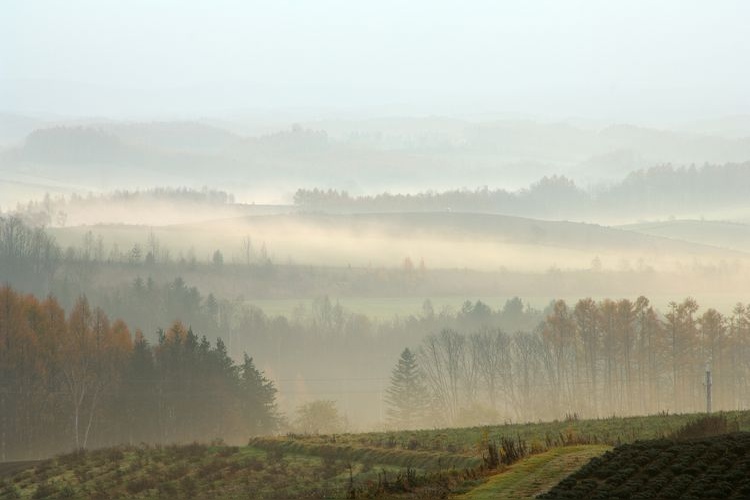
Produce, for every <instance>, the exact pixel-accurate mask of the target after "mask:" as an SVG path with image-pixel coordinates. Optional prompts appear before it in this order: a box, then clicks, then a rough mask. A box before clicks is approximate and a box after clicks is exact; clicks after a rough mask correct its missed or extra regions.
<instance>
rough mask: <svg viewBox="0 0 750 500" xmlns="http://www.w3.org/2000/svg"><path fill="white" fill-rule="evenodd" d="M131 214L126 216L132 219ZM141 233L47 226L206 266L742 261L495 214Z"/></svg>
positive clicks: (587, 227)
mask: <svg viewBox="0 0 750 500" xmlns="http://www.w3.org/2000/svg"><path fill="white" fill-rule="evenodd" d="M134 209H135V207H133V208H131V209H129V210H130V211H131V213H136V212H135V211H134ZM209 218H210V217H209V215H208V214H206V215H204V216H203V217H202V219H203V220H204V222H198V223H191V224H178V225H167V226H162V227H154V226H151V227H150V228H146V227H144V226H132V225H96V226H81V227H65V228H55V229H52V230H51V232H52V233H53V234H54V235H55V237H56V238H57V239H58V241H59V242H60V243H61V244H62V245H63V246H67V245H77V244H79V242H80V241H82V238H83V235H84V234H85V233H87V232H88V231H91V232H92V233H93V234H94V236H97V235H101V236H102V238H103V240H104V243H105V245H111V244H113V243H116V244H117V245H118V246H119V248H120V249H128V248H131V247H132V246H133V245H134V244H135V243H140V244H141V245H143V244H144V243H145V241H146V237H147V234H148V232H149V231H153V234H154V235H155V236H157V237H158V238H159V239H160V240H161V243H162V245H165V246H167V247H169V248H170V249H171V251H172V253H173V255H176V254H178V253H180V252H183V253H184V252H186V251H187V250H188V249H189V248H190V247H193V251H194V252H195V254H196V255H199V256H206V257H203V258H204V259H208V256H210V255H211V254H212V253H213V252H214V251H215V250H217V249H220V250H221V251H222V252H223V254H224V256H225V259H226V260H227V262H229V261H231V260H232V259H233V258H239V257H237V256H239V255H240V248H241V245H242V241H243V239H245V238H247V237H248V236H249V237H251V238H252V240H253V241H254V242H256V243H258V244H259V242H264V243H265V245H266V246H267V248H268V251H269V252H270V254H271V255H272V257H273V259H274V260H275V261H276V262H295V263H299V264H312V265H325V266H347V265H351V266H356V267H363V266H364V267H366V266H384V267H399V266H401V265H402V264H403V262H404V259H405V258H406V257H409V258H410V259H411V260H412V261H413V263H414V265H415V266H417V265H418V264H419V262H420V261H421V260H423V261H424V262H425V264H426V266H427V267H429V268H431V269H437V268H467V269H473V270H493V271H496V270H498V269H504V270H508V271H513V272H534V273H540V272H545V271H547V270H549V269H552V268H554V269H562V270H567V269H577V270H582V269H592V266H593V264H592V262H594V261H595V259H597V258H598V259H599V264H598V265H599V266H601V269H604V270H617V271H627V270H640V271H644V270H648V269H651V270H657V271H659V270H661V271H682V270H683V269H684V268H688V269H693V268H694V267H695V265H696V264H700V265H706V266H709V265H714V266H717V265H719V263H720V262H722V261H724V262H727V261H729V262H738V261H743V260H744V259H746V258H747V257H748V254H747V253H744V252H740V251H737V250H728V249H721V248H718V247H713V246H710V245H708V244H705V243H701V242H690V241H680V240H675V239H672V238H665V237H660V236H654V235H647V234H640V233H638V232H635V231H630V230H623V229H618V228H610V227H606V226H600V225H595V224H584V223H575V222H564V221H544V220H538V219H527V218H522V217H511V216H504V215H495V214H476V213H473V214H472V213H454V212H432V213H389V214H340V215H333V214H314V213H305V214H302V213H298V214H276V215H265V216H263V215H259V216H250V217H233V218H227V219H220V220H209Z"/></svg>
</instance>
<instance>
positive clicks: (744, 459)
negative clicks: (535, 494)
mask: <svg viewBox="0 0 750 500" xmlns="http://www.w3.org/2000/svg"><path fill="white" fill-rule="evenodd" d="M541 498H544V499H549V500H552V499H578V498H589V499H599V498H601V499H605V498H629V499H630V498H632V499H644V500H645V499H653V498H664V499H670V498H675V499H678V498H679V499H685V500H688V499H696V500H697V499H740V498H743V499H745V498H750V433H747V432H743V433H734V434H725V435H722V436H714V437H708V438H697V439H689V440H686V441H677V440H668V439H662V440H654V441H639V442H636V443H632V444H626V445H622V446H619V447H617V448H615V449H614V450H613V451H611V452H607V453H605V454H604V455H603V456H601V457H599V458H594V459H592V460H591V461H590V462H589V463H588V464H586V465H585V466H583V467H582V468H581V469H579V470H578V471H577V472H575V473H574V474H572V475H571V476H570V477H568V478H566V479H564V480H563V481H561V482H560V483H559V484H558V485H557V486H555V487H554V488H552V489H551V490H550V491H549V492H548V493H546V494H544V495H543V496H542V497H541Z"/></svg>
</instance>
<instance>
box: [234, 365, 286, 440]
mask: <svg viewBox="0 0 750 500" xmlns="http://www.w3.org/2000/svg"><path fill="white" fill-rule="evenodd" d="M240 387H241V393H242V395H241V401H242V413H243V418H244V420H245V423H246V425H247V428H248V431H249V432H250V434H251V435H257V434H264V433H269V432H272V431H274V430H275V429H276V426H277V424H278V420H279V417H278V412H277V409H276V392H277V391H276V387H275V386H274V384H273V382H271V381H270V380H268V379H267V378H266V377H265V376H264V375H263V373H262V372H261V371H260V370H258V369H257V368H256V367H255V364H254V363H253V358H251V357H250V356H248V355H247V354H245V356H244V359H243V363H242V366H241V378H240Z"/></svg>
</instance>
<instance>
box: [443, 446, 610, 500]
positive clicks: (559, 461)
mask: <svg viewBox="0 0 750 500" xmlns="http://www.w3.org/2000/svg"><path fill="white" fill-rule="evenodd" d="M609 449H610V447H609V446H603V445H581V446H565V447H559V448H554V449H552V450H549V451H546V452H544V453H540V454H539V455H532V456H531V457H529V458H527V459H525V460H522V461H521V462H518V463H516V464H513V465H511V466H510V467H509V468H508V470H505V471H503V472H501V473H499V474H496V475H494V476H492V477H491V478H490V480H489V481H487V482H486V483H485V484H483V485H482V486H479V487H477V488H475V489H473V490H471V491H469V492H467V493H465V494H463V495H460V496H458V497H457V498H458V499H459V500H504V499H507V500H520V499H523V498H534V497H536V496H537V495H539V494H540V493H544V492H545V491H547V490H548V489H549V488H551V487H552V486H554V485H556V484H557V483H558V482H560V481H561V480H562V479H564V478H565V477H566V476H567V475H568V474H570V473H571V472H573V471H575V470H577V469H578V468H580V467H581V466H582V465H584V464H585V463H586V462H588V461H589V460H590V459H591V458H594V457H597V456H599V455H601V454H603V453H605V452H606V451H607V450H609Z"/></svg>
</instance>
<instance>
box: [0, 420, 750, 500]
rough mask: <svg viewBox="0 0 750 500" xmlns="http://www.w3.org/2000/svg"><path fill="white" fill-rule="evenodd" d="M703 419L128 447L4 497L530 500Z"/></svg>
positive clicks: (91, 457) (38, 474)
mask: <svg viewBox="0 0 750 500" xmlns="http://www.w3.org/2000/svg"><path fill="white" fill-rule="evenodd" d="M723 416H724V417H725V418H726V421H727V422H729V423H730V424H731V426H732V428H733V429H738V430H740V431H748V430H750V411H743V412H728V413H724V414H723ZM700 417H701V415H700V414H684V415H667V414H662V415H653V416H644V417H628V418H619V417H612V418H603V419H595V420H579V419H576V418H575V416H572V417H571V418H569V419H567V420H563V421H556V422H539V423H526V424H507V425H496V426H486V427H473V428H463V429H436V430H418V431H395V432H375V433H362V434H342V435H291V434H290V435H286V436H277V437H262V438H253V439H250V441H249V442H248V444H247V445H245V446H228V445H226V444H224V443H221V442H214V443H212V444H210V445H209V444H197V443H194V444H188V445H180V446H147V445H140V446H121V447H116V448H108V449H102V450H93V451H86V452H81V453H70V454H66V455H60V456H57V457H55V458H52V459H49V460H44V461H41V462H37V463H35V464H30V465H29V468H27V469H25V470H22V471H20V472H18V471H12V470H11V471H10V473H8V474H5V476H4V477H0V497H1V498H22V499H39V498H95V499H96V498H101V499H104V498H143V499H158V498H226V499H229V498H248V499H256V498H257V499H297V498H320V499H323V498H331V499H336V498H342V499H343V498H421V499H427V498H461V499H464V500H471V499H481V498H504V497H503V496H498V495H501V494H502V495H506V496H505V497H508V496H507V495H511V496H513V497H514V498H525V497H533V496H535V495H537V494H540V493H543V492H544V491H546V490H547V489H549V488H551V487H552V486H554V485H555V484H556V483H557V481H559V480H561V479H563V478H564V477H566V476H567V475H568V474H570V473H572V472H574V471H575V470H577V469H578V468H579V467H581V466H582V465H584V464H585V463H586V462H587V461H588V460H589V459H590V458H592V457H595V456H598V455H601V454H603V453H605V452H606V451H608V450H609V449H611V447H612V446H618V445H622V444H625V443H633V442H643V441H644V440H649V439H659V438H664V437H667V436H671V435H673V434H675V433H677V432H678V431H679V430H680V429H684V428H685V426H686V425H687V424H689V423H691V422H695V421H697V420H698V419H699V418H700ZM498 442H501V443H503V446H501V447H500V448H499V457H498V460H499V461H498V462H496V463H492V461H491V460H489V457H490V455H491V452H490V449H491V446H490V445H491V444H493V443H498ZM506 443H511V444H513V443H517V444H518V446H519V447H522V448H523V449H524V451H523V453H521V454H520V455H519V456H518V458H519V460H517V461H516V462H515V463H508V462H510V460H507V458H508V457H507V456H506V454H507V453H508V448H506V447H505V444H506ZM496 449H497V448H496ZM0 472H1V471H0ZM508 498H510V497H508Z"/></svg>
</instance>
